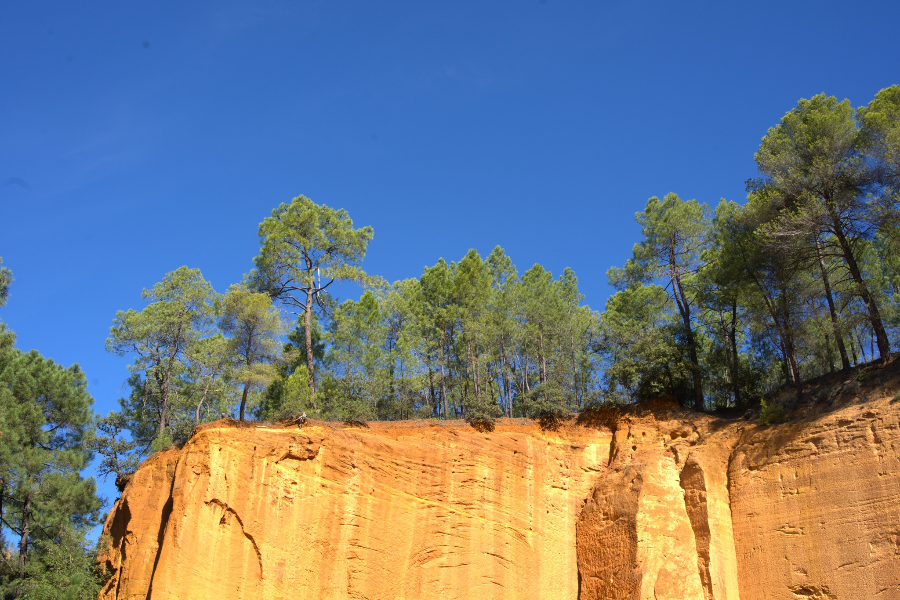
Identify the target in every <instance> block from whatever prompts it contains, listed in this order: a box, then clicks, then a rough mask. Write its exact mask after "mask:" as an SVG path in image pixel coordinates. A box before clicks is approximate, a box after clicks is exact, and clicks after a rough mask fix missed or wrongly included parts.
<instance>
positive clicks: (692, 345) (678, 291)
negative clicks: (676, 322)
mask: <svg viewBox="0 0 900 600" xmlns="http://www.w3.org/2000/svg"><path fill="white" fill-rule="evenodd" d="M670 261H671V263H672V264H673V265H674V257H671V258H670ZM672 288H673V289H672V295H673V296H675V303H676V304H677V305H678V312H680V313H681V320H682V322H683V323H684V333H685V337H686V338H687V344H688V355H689V356H690V359H691V381H693V383H694V410H696V411H703V410H704V409H705V408H706V406H705V402H704V400H703V382H702V381H701V378H700V360H699V359H698V358H697V343H696V340H695V339H694V329H693V328H692V327H691V306H690V304H688V300H687V295H686V294H685V293H684V289H683V288H682V287H681V280H680V279H679V278H678V276H677V275H673V276H672Z"/></svg>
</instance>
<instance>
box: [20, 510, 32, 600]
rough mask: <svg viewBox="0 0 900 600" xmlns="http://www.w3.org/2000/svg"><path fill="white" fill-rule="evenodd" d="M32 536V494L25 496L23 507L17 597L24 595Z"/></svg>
mask: <svg viewBox="0 0 900 600" xmlns="http://www.w3.org/2000/svg"><path fill="white" fill-rule="evenodd" d="M30 535H31V494H30V493H28V494H25V503H24V504H23V506H22V533H21V535H20V536H19V582H18V583H17V584H16V597H17V598H18V597H21V595H22V584H23V583H24V581H25V562H26V560H27V558H28V537H29V536H30Z"/></svg>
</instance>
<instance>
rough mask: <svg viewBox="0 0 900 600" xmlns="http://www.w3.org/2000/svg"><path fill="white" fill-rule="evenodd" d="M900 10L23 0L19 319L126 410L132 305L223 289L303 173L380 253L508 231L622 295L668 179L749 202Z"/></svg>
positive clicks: (377, 268) (891, 59)
mask: <svg viewBox="0 0 900 600" xmlns="http://www.w3.org/2000/svg"><path fill="white" fill-rule="evenodd" d="M898 23H900V3H898V2H895V1H893V2H891V1H882V2H855V3H849V2H841V3H836V2H786V1H782V2H763V1H756V2H741V3H737V2H721V1H718V2H616V3H613V2H600V1H596V0H595V1H590V2H587V1H580V2H577V1H564V0H527V1H526V0H522V1H509V2H502V1H496V2H485V1H483V0H481V1H471V2H462V1H453V2H440V3H439V2H422V1H416V2H386V1H378V2H376V1H372V0H369V1H347V0H334V1H331V2H270V1H259V2H253V3H250V2H246V3H239V2H218V3H212V2H203V3H198V2H160V1H156V2H149V1H143V0H142V1H133V0H129V1H127V2H123V1H118V2H105V3H104V2H41V1H37V0H30V1H29V2H12V1H9V2H4V3H3V4H2V5H0V76H2V79H0V81H2V83H0V127H2V135H0V256H2V257H3V261H4V264H5V265H6V266H8V267H10V268H11V269H12V270H13V272H14V276H15V278H16V281H15V283H14V286H13V288H12V293H11V298H10V302H9V304H8V305H7V306H6V307H5V308H3V309H0V319H3V320H5V321H6V322H8V323H9V324H10V325H11V326H12V328H13V329H14V330H15V331H16V333H17V334H18V336H19V338H18V339H19V346H20V347H21V348H23V349H30V348H37V349H38V350H40V351H41V352H42V353H44V354H45V355H47V356H50V357H52V358H54V359H56V360H57V361H59V362H62V363H64V364H67V365H68V364H70V363H73V362H78V363H80V364H81V365H82V367H83V368H84V370H85V371H86V372H87V376H88V379H89V382H90V391H91V393H92V394H93V396H94V398H95V399H96V403H97V409H98V410H99V411H101V412H104V413H105V412H106V411H108V410H110V409H112V408H114V407H115V406H116V399H117V398H118V397H119V396H120V395H121V394H122V391H123V383H124V381H125V379H126V377H127V370H126V365H127V360H126V359H121V358H117V357H115V356H112V355H109V354H106V353H105V352H104V349H103V344H104V340H105V338H106V335H107V332H108V330H109V326H110V324H111V322H112V318H113V316H114V315H115V313H116V311H117V310H120V309H127V308H130V307H134V308H139V307H140V306H141V301H140V292H141V289H142V288H144V287H150V286H152V285H153V284H154V283H155V282H157V281H158V280H159V279H160V278H161V277H162V276H163V274H165V273H166V272H168V271H171V270H173V269H175V268H177V267H179V266H181V265H188V266H191V267H199V268H200V269H202V271H203V273H204V275H205V276H206V277H207V278H208V279H209V280H211V281H212V283H213V284H214V286H215V287H216V288H217V289H218V290H220V291H224V290H225V289H226V288H227V286H228V285H229V284H230V283H233V282H237V281H238V280H240V278H241V275H242V274H243V273H244V272H246V271H247V270H248V269H249V268H250V267H251V259H252V257H253V256H254V255H255V254H256V250H257V248H258V241H257V238H256V228H257V225H258V223H259V222H260V221H261V220H262V219H263V218H264V217H265V216H267V215H268V214H269V212H270V211H271V209H272V208H273V207H274V206H276V205H277V204H278V203H280V202H284V201H289V200H290V199H291V198H292V197H294V196H296V195H298V194H304V195H306V196H309V197H310V198H312V199H313V200H314V201H316V202H319V203H325V204H328V205H331V206H335V207H343V208H346V209H347V210H348V211H349V213H350V215H351V216H352V217H353V219H354V222H355V223H356V224H357V225H358V226H362V225H371V226H373V227H374V229H375V239H374V241H373V242H372V244H371V246H370V248H369V253H368V257H367V258H366V261H365V264H364V266H365V268H366V269H367V271H368V272H370V273H373V274H379V275H382V276H384V277H385V278H387V279H389V280H396V279H401V278H407V277H415V276H418V275H419V274H420V273H421V271H422V268H423V267H424V266H425V265H431V264H434V263H435V262H436V261H437V260H438V259H439V258H440V257H444V258H446V259H447V260H457V259H459V258H460V257H462V256H463V254H464V253H465V252H466V250H467V249H469V248H476V249H477V250H479V251H480V252H481V253H482V255H485V254H487V253H488V252H489V251H490V250H491V249H492V248H493V247H494V246H495V245H497V244H499V245H501V246H503V247H504V248H505V249H506V250H507V252H508V253H509V254H510V255H511V256H512V258H513V261H514V262H515V263H516V264H517V265H518V267H519V269H520V272H522V271H524V270H525V269H527V268H528V267H529V266H531V265H532V264H533V263H535V262H540V263H541V264H543V265H544V266H545V267H547V268H548V269H550V270H551V271H553V272H554V273H555V274H558V273H559V272H561V271H562V269H563V268H564V267H566V266H570V267H572V268H573V269H574V270H575V272H576V273H577V275H578V277H579V281H580V283H581V289H582V291H583V292H584V293H585V294H586V296H587V298H586V301H587V303H588V304H590V305H591V306H592V307H594V308H597V309H601V308H602V307H603V304H604V302H605V300H606V298H607V296H608V295H609V293H610V289H609V288H608V287H607V285H606V276H605V272H606V269H607V268H608V267H609V266H611V265H619V264H622V263H623V262H624V260H625V259H626V258H627V257H628V256H629V254H630V251H631V247H632V245H633V244H634V243H635V242H636V241H637V235H638V231H637V227H636V225H635V223H634V213H635V212H636V211H638V210H641V209H642V208H643V205H644V203H645V202H646V200H647V198H648V197H649V196H653V195H660V196H661V195H663V194H665V193H667V192H669V191H675V192H677V193H678V194H680V195H681V196H682V197H683V198H697V199H698V200H700V201H703V202H708V203H710V204H715V203H716V202H718V200H719V198H721V197H725V198H728V199H733V200H743V199H744V196H745V192H744V181H745V180H746V179H748V178H750V177H752V176H753V175H754V165H753V153H754V151H755V149H756V148H757V147H758V145H759V140H760V138H761V137H762V136H763V135H764V134H765V132H766V129H767V128H768V127H770V126H772V125H775V124H776V123H777V122H778V120H779V118H780V117H781V116H782V115H783V114H784V113H785V112H786V111H788V110H789V109H791V108H792V107H793V106H794V105H795V104H796V102H797V100H798V99H800V98H801V97H809V96H811V95H813V94H816V93H819V92H823V91H824V92H827V93H828V94H831V95H835V96H837V97H838V98H849V99H850V100H851V102H852V103H853V104H854V105H855V106H856V105H860V104H864V103H867V102H868V101H869V100H870V99H871V98H872V97H873V96H874V94H875V93H876V92H877V91H878V90H879V89H881V88H883V87H886V86H888V85H891V84H893V83H900V44H898V41H897V39H898V38H897V25H898ZM344 293H345V294H347V295H350V294H357V293H358V292H356V291H355V290H352V289H345V290H344ZM110 487H111V485H107V486H105V489H106V490H107V492H108V490H109V488H110ZM108 493H109V492H108Z"/></svg>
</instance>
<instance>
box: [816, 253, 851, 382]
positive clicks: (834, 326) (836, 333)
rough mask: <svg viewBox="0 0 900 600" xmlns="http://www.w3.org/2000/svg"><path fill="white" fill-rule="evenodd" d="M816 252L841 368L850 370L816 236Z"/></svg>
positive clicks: (829, 283)
mask: <svg viewBox="0 0 900 600" xmlns="http://www.w3.org/2000/svg"><path fill="white" fill-rule="evenodd" d="M816 253H817V254H818V256H819V269H820V270H821V272H822V285H823V286H824V287H825V299H826V300H828V312H829V313H830V314H831V328H832V330H833V331H834V341H835V342H836V343H837V347H838V352H839V353H840V355H841V370H842V371H849V370H850V358H849V357H848V356H847V348H846V346H844V336H843V335H842V334H841V326H840V323H839V322H838V318H837V311H836V310H835V309H834V297H833V295H832V293H831V282H829V281H828V271H826V270H825V257H824V256H823V254H822V242H821V241H820V240H819V238H818V237H816Z"/></svg>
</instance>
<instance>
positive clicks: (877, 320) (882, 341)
mask: <svg viewBox="0 0 900 600" xmlns="http://www.w3.org/2000/svg"><path fill="white" fill-rule="evenodd" d="M832 224H833V225H834V234H835V237H837V239H838V243H839V244H840V246H841V252H843V254H844V259H845V260H846V261H847V267H848V268H849V270H850V276H851V277H853V281H854V282H856V287H857V291H858V293H859V296H860V298H862V301H863V303H864V304H865V305H866V308H867V309H868V312H869V322H870V323H871V324H872V330H873V331H874V332H875V341H876V343H877V344H878V353H879V354H881V360H882V361H883V362H887V361H888V360H890V358H891V343H890V341H889V340H888V337H887V333H886V332H885V330H884V324H883V323H882V321H881V312H880V311H879V310H878V304H877V303H876V302H875V298H874V297H873V296H872V294H871V292H869V288H868V287H867V286H866V282H865V280H864V279H863V277H862V273H860V270H859V265H858V264H857V262H856V257H855V256H853V249H852V248H851V247H850V243H849V241H848V240H847V237H846V236H845V235H844V231H843V227H842V226H841V222H840V219H839V218H837V217H836V216H834V217H833V218H832ZM872 359H873V360H874V359H875V357H874V356H873V357H872Z"/></svg>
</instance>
